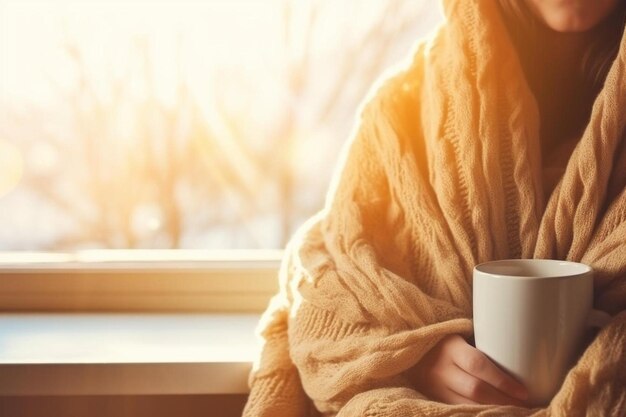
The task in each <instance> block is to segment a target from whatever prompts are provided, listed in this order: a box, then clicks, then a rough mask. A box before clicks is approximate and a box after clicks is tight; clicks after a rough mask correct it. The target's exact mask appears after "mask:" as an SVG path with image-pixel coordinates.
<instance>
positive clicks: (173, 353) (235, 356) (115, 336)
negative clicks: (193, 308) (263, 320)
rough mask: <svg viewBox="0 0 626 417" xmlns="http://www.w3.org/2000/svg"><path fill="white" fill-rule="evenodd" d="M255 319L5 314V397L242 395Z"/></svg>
mask: <svg viewBox="0 0 626 417" xmlns="http://www.w3.org/2000/svg"><path fill="white" fill-rule="evenodd" d="M258 320H259V316H258V315H257V314H228V315H226V314H222V315H219V314H116V313H106V314H102V313H98V314H91V313H90V314H76V313H67V314H56V313H55V314H47V313H28V314H21V313H20V314H13V313H4V314H0V396H8V395H147V394H240V393H241V394H243V393H247V392H248V387H247V378H248V374H249V372H250V369H251V366H252V361H253V359H254V357H255V355H256V352H257V349H258V344H257V340H256V338H255V334H254V329H255V327H256V324H257V322H258Z"/></svg>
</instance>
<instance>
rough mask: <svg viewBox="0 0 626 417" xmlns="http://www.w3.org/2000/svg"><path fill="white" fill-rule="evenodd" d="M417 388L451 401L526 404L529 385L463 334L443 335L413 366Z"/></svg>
mask: <svg viewBox="0 0 626 417" xmlns="http://www.w3.org/2000/svg"><path fill="white" fill-rule="evenodd" d="M412 377H413V380H414V383H415V385H416V388H417V389H418V390H419V391H420V392H421V393H423V394H425V395H427V396H428V397H430V398H432V399H434V400H437V401H442V402H445V403H448V404H500V405H516V406H524V403H523V400H525V399H526V398H527V396H528V394H527V391H526V388H524V386H523V385H522V384H520V383H519V382H517V381H516V380H515V379H514V378H513V377H511V376H510V375H508V374H507V373H506V372H504V371H502V370H501V369H500V368H498V367H497V366H496V365H495V364H494V363H493V362H492V361H491V360H489V358H488V357H487V356H486V355H485V354H484V353H482V352H480V351H479V350H478V349H476V348H475V347H473V346H472V345H470V344H469V343H467V342H466V341H465V339H463V337H461V336H459V335H450V336H447V337H445V338H444V339H442V340H441V341H440V342H439V343H438V344H437V345H436V346H435V347H434V348H432V349H431V350H430V351H429V352H428V353H427V354H426V355H425V356H424V357H423V358H422V360H421V361H420V362H419V363H418V364H417V365H416V366H415V367H414V368H413V369H412Z"/></svg>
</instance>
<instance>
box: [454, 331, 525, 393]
mask: <svg viewBox="0 0 626 417" xmlns="http://www.w3.org/2000/svg"><path fill="white" fill-rule="evenodd" d="M452 348H453V349H456V350H458V352H457V354H455V355H453V357H454V358H455V360H454V361H455V364H456V365H457V366H458V367H459V368H461V369H462V370H463V371H465V372H466V373H468V374H469V375H470V376H474V377H476V378H478V379H480V380H482V381H484V382H486V383H487V384H489V385H491V386H492V387H494V388H496V389H498V390H499V391H501V392H503V393H505V394H507V395H509V396H511V397H514V398H517V399H519V400H526V399H527V398H528V392H527V390H526V388H525V387H524V386H523V385H522V384H520V383H519V382H518V381H516V380H515V378H513V377H512V376H510V375H509V374H507V373H506V372H505V371H503V370H502V369H500V368H498V367H497V366H496V364H495V363H493V362H492V361H491V360H490V359H489V358H488V357H487V356H486V355H485V354H484V353H482V352H481V351H479V350H478V349H476V348H474V347H473V346H471V345H469V344H468V343H466V342H465V341H463V343H454V345H453V347H452Z"/></svg>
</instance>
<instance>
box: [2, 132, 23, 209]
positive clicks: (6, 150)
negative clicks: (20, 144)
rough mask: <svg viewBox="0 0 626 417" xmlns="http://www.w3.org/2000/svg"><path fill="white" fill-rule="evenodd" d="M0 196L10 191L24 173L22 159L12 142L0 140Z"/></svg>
mask: <svg viewBox="0 0 626 417" xmlns="http://www.w3.org/2000/svg"><path fill="white" fill-rule="evenodd" d="M0 167H2V168H1V170H0V197H2V196H4V195H6V194H8V193H9V192H11V191H12V190H13V189H14V188H15V187H17V185H18V184H19V182H20V179H21V178H22V175H23V174H24V160H23V158H22V154H21V152H20V150H19V149H18V148H17V147H16V146H15V145H13V144H11V143H9V142H7V141H4V140H0Z"/></svg>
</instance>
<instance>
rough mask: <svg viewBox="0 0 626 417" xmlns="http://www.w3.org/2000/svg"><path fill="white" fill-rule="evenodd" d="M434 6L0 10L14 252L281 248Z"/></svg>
mask: <svg viewBox="0 0 626 417" xmlns="http://www.w3.org/2000/svg"><path fill="white" fill-rule="evenodd" d="M427 4H430V3H429V2H427V1H426V0H385V1H380V0H342V1H341V2H337V1H333V0H204V1H193V0H182V1H175V0H152V1H151V0H128V1H122V0H111V1H105V0H80V1H78V0H0V138H2V141H0V213H1V216H0V250H26V251H29V250H36V249H39V250H71V251H81V250H91V249H131V248H132V249H139V250H141V249H174V248H186V249H192V248H212V249H226V248H228V249H253V248H263V249H270V248H274V249H276V248H280V247H283V246H284V245H285V244H286V242H287V241H288V239H289V238H290V236H291V235H292V233H293V232H294V231H295V229H296V228H297V227H298V225H299V224H300V223H301V222H303V221H304V220H305V219H306V218H308V217H309V216H311V215H312V214H313V213H315V212H316V211H318V210H319V209H320V207H322V205H323V200H324V195H325V192H326V189H327V184H328V182H329V179H330V176H331V175H332V172H333V169H332V167H333V165H334V163H335V161H336V157H337V155H338V154H339V149H340V148H341V146H342V144H343V142H344V141H345V140H346V138H347V137H348V135H349V131H350V128H351V127H352V124H353V121H354V120H355V116H356V114H357V107H358V103H359V102H360V101H361V100H362V99H363V97H364V96H365V95H366V92H367V90H368V89H369V88H370V86H371V85H372V84H373V82H374V80H375V79H376V77H378V76H379V74H381V73H382V72H383V70H384V69H386V68H387V67H388V66H389V65H390V64H391V63H395V62H397V61H398V60H399V58H401V57H404V56H406V54H407V51H409V50H410V48H411V45H412V44H413V43H414V41H415V39H416V37H417V36H418V35H423V34H424V33H426V32H427V31H428V30H429V29H430V28H432V27H433V26H434V25H435V24H436V23H437V22H438V21H439V20H440V16H439V11H438V10H435V11H433V8H432V7H427V6H426V5H427ZM426 12H428V13H426Z"/></svg>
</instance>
